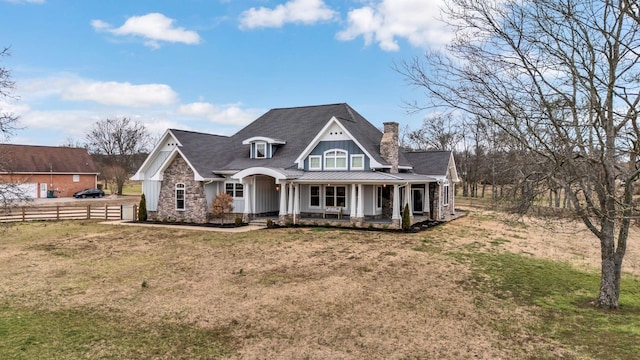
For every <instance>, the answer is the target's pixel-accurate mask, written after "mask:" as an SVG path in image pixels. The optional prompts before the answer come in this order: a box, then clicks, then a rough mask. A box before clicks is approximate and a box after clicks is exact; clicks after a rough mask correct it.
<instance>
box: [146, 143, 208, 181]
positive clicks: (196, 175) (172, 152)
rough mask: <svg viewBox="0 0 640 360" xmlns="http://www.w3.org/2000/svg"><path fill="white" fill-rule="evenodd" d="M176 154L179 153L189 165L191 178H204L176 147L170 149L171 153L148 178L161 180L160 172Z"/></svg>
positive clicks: (163, 170) (162, 171) (198, 179)
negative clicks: (191, 172) (191, 173)
mask: <svg viewBox="0 0 640 360" xmlns="http://www.w3.org/2000/svg"><path fill="white" fill-rule="evenodd" d="M176 155H180V156H181V157H182V159H183V160H184V161H185V162H186V163H187V165H189V168H190V169H191V171H193V180H195V181H204V180H206V179H205V178H203V177H202V176H201V175H200V174H199V173H198V171H197V170H196V169H195V168H194V167H193V165H192V164H191V162H190V161H189V159H187V157H186V156H184V154H183V153H182V151H180V149H179V148H177V147H176V148H175V149H173V151H171V154H170V155H169V156H168V157H167V159H166V160H165V161H164V162H163V163H162V165H161V166H160V168H158V171H157V172H156V173H155V174H153V175H152V176H151V178H150V179H149V180H155V181H162V174H163V173H164V172H165V170H167V168H168V167H169V165H171V163H172V162H173V160H174V159H175V158H176Z"/></svg>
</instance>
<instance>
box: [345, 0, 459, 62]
mask: <svg viewBox="0 0 640 360" xmlns="http://www.w3.org/2000/svg"><path fill="white" fill-rule="evenodd" d="M443 3H444V1H443V0H430V1H425V0H382V1H379V2H375V3H370V5H367V6H363V7H360V8H357V9H353V10H351V11H349V13H348V15H347V24H348V25H347V28H346V29H344V30H343V31H341V32H339V33H338V34H337V35H336V37H337V38H338V40H342V41H351V40H354V39H356V38H357V37H359V36H362V37H363V38H364V42H365V45H370V44H372V43H374V42H375V43H377V44H378V46H380V48H381V49H382V50H385V51H398V50H399V49H400V46H399V45H398V41H397V40H398V38H404V39H406V40H407V41H408V42H409V43H410V44H411V45H413V46H418V47H422V46H427V45H433V46H442V45H443V44H446V43H447V42H449V41H450V40H451V39H452V34H451V33H450V32H449V31H447V28H446V26H445V24H443V23H442V22H441V21H440V20H438V19H439V18H440V17H441V14H440V9H441V7H442V4H443Z"/></svg>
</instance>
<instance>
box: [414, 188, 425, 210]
mask: <svg viewBox="0 0 640 360" xmlns="http://www.w3.org/2000/svg"><path fill="white" fill-rule="evenodd" d="M411 198H412V204H413V213H414V214H422V213H423V211H424V208H423V201H424V189H411Z"/></svg>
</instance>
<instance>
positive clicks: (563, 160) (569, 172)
mask: <svg viewBox="0 0 640 360" xmlns="http://www.w3.org/2000/svg"><path fill="white" fill-rule="evenodd" d="M632 6H633V8H631V7H632ZM446 12H447V15H448V17H449V18H450V19H452V21H451V22H450V26H452V27H453V28H454V30H455V32H456V38H455V40H454V41H453V42H452V44H451V45H450V46H448V47H447V49H446V52H439V53H437V52H432V53H428V54H427V55H426V56H425V57H424V58H416V59H414V60H413V61H410V62H406V63H405V64H404V65H403V66H402V67H401V68H400V69H399V71H401V72H402V73H403V74H404V75H405V76H406V78H407V80H408V81H409V82H410V83H412V84H414V85H416V86H419V87H421V88H423V89H426V92H427V94H428V95H429V96H430V101H429V102H428V103H426V104H422V105H421V104H418V103H414V105H415V106H416V107H418V108H423V107H429V108H431V107H436V108H438V107H440V106H445V107H447V108H449V109H456V110H458V111H460V110H461V111H465V112H467V113H470V114H472V115H474V116H477V117H479V118H481V119H483V120H484V121H487V122H488V123H492V124H494V125H495V126H496V127H498V128H499V129H500V130H501V132H503V133H505V134H508V135H509V136H510V137H511V138H512V139H514V140H515V141H516V142H517V143H518V144H519V146H520V147H521V149H522V150H523V151H525V152H526V153H523V157H521V159H520V160H521V161H523V162H525V163H526V164H527V167H525V168H523V171H526V173H523V174H522V175H523V176H522V179H527V181H529V182H530V183H531V184H533V183H536V182H542V181H548V180H549V179H553V181H554V183H555V184H557V186H559V187H562V188H563V189H564V190H565V191H566V192H567V195H568V197H569V199H570V201H571V204H572V206H573V207H574V209H575V211H576V213H577V215H579V217H580V218H581V219H582V221H583V222H584V224H585V225H586V226H587V228H588V229H589V230H590V231H591V232H593V233H594V234H595V235H596V236H597V237H598V238H599V240H600V250H601V255H602V256H601V258H602V262H601V281H600V289H599V294H598V297H597V299H596V300H595V304H596V305H597V306H599V307H603V308H618V307H619V304H618V301H619V295H620V274H621V268H622V260H623V258H624V255H625V251H626V247H627V238H628V235H629V226H630V221H631V216H632V215H633V214H637V210H638V209H637V208H636V207H635V206H637V205H636V204H635V203H634V201H633V188H634V181H635V180H636V179H637V178H638V176H639V175H640V171H639V170H638V165H639V164H638V162H637V160H638V155H639V150H640V126H638V110H639V107H638V104H639V102H640V92H639V90H640V53H639V49H640V34H639V30H640V22H638V18H637V15H638V6H637V3H636V2H635V1H628V0H617V1H616V0H536V1H533V0H525V1H517V0H503V1H491V0H489V1H485V0H482V1H481V0H450V3H449V6H448V8H447V10H446ZM617 180H618V181H617ZM619 180H623V181H624V183H625V184H626V186H624V187H620V186H619V183H620V182H619Z"/></svg>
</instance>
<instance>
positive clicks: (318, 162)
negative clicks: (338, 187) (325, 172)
mask: <svg viewBox="0 0 640 360" xmlns="http://www.w3.org/2000/svg"><path fill="white" fill-rule="evenodd" d="M309 170H322V155H309Z"/></svg>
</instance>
